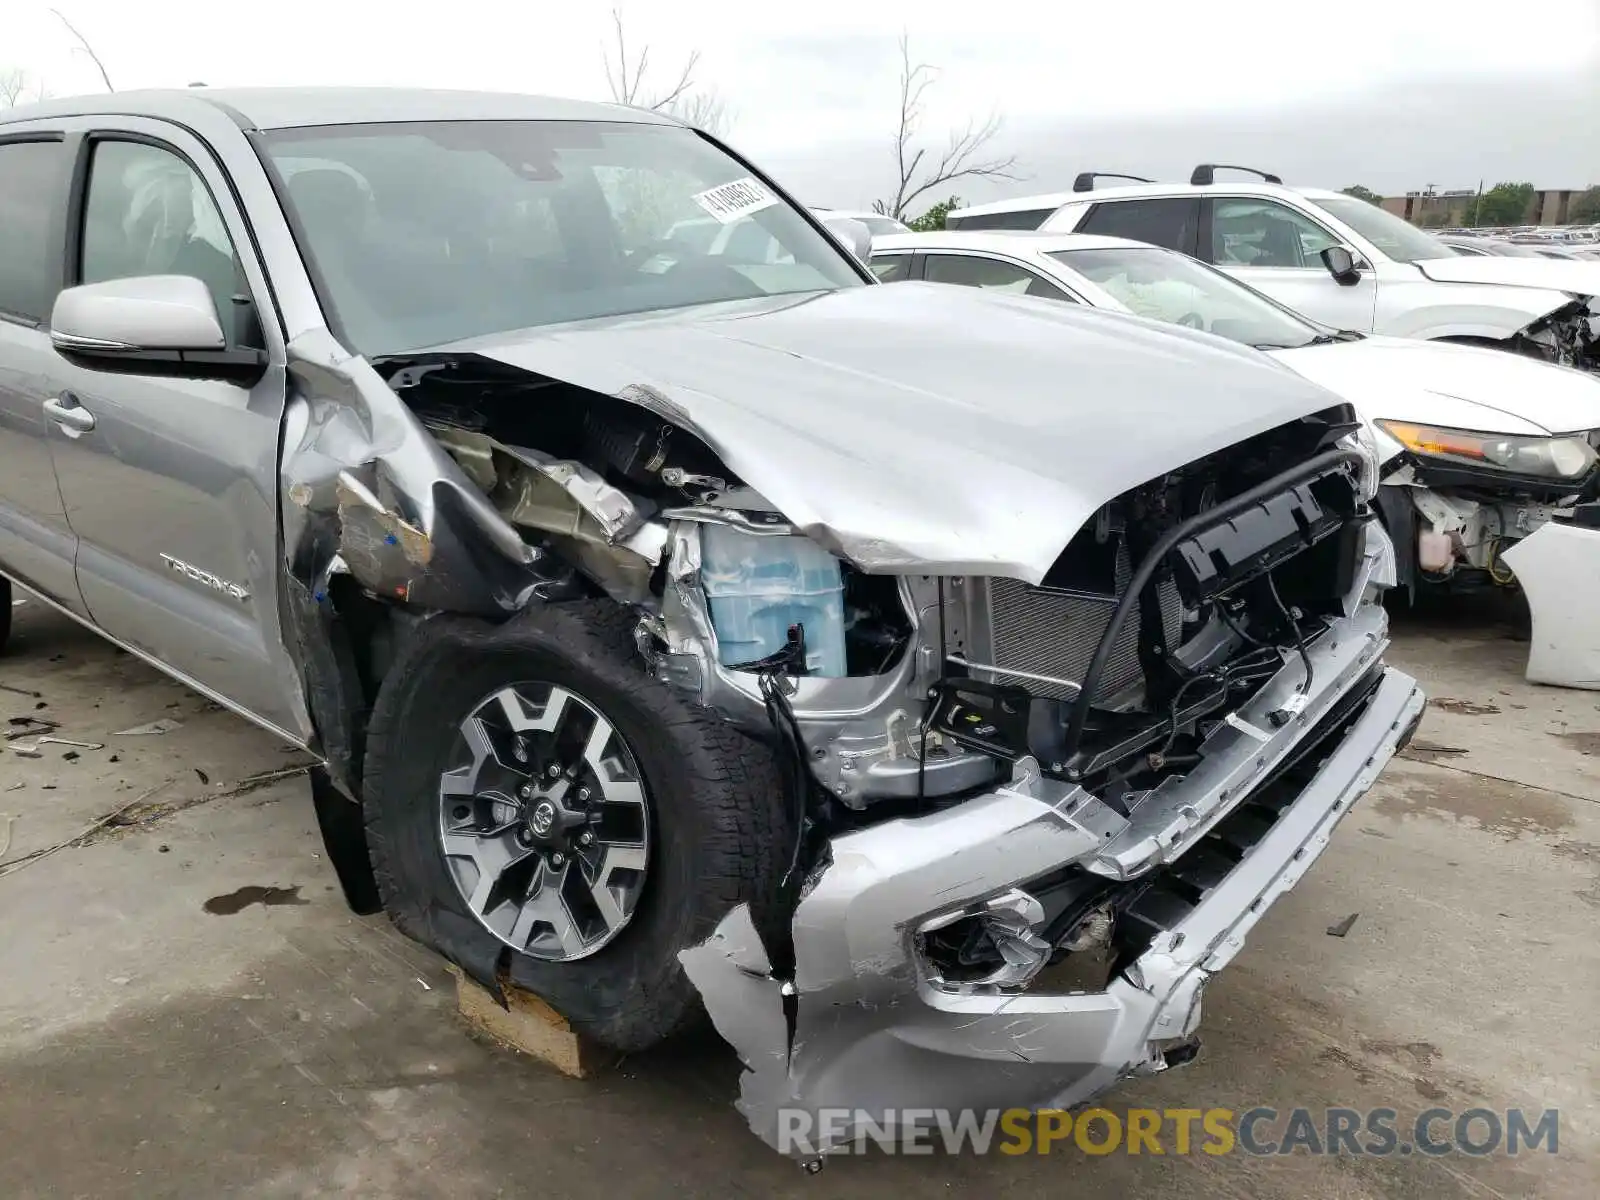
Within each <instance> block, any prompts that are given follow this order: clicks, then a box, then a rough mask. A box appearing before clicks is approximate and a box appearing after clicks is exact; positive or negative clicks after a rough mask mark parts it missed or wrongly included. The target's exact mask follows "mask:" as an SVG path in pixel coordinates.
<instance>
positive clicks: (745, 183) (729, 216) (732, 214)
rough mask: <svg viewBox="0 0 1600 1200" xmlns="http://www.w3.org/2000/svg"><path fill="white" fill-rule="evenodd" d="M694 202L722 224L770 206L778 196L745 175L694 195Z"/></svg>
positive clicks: (728, 223) (776, 200)
mask: <svg viewBox="0 0 1600 1200" xmlns="http://www.w3.org/2000/svg"><path fill="white" fill-rule="evenodd" d="M694 202H695V203H696V204H698V205H699V206H700V207H701V208H703V209H705V210H706V211H707V212H708V213H710V214H711V215H712V216H713V217H715V218H716V219H717V220H718V221H721V222H722V223H723V224H724V225H731V224H733V222H735V221H737V220H738V219H739V218H740V217H747V216H749V215H750V214H751V213H753V212H760V211H761V210H762V209H763V208H770V207H771V206H772V205H774V204H776V203H777V202H778V198H777V197H776V196H774V195H773V194H772V193H771V192H769V191H767V189H766V188H764V187H763V186H762V185H761V183H760V182H759V181H758V180H755V179H751V178H750V177H749V176H746V177H745V178H743V179H735V180H733V181H732V182H730V183H719V184H718V185H717V186H716V187H714V188H709V189H707V190H706V191H703V192H701V193H700V194H699V195H698V196H695V197H694Z"/></svg>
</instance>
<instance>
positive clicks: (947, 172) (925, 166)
mask: <svg viewBox="0 0 1600 1200" xmlns="http://www.w3.org/2000/svg"><path fill="white" fill-rule="evenodd" d="M938 77H939V72H938V69H937V68H936V67H932V66H929V65H928V64H927V63H913V62H912V61H911V41H910V39H909V38H908V37H907V36H906V35H905V34H901V36H900V128H899V130H898V131H897V132H896V134H895V139H894V153H895V166H896V168H897V169H898V171H899V182H898V183H897V184H896V186H895V190H894V196H893V197H892V198H891V199H888V200H876V201H874V202H873V205H872V207H873V208H874V209H875V210H877V211H878V212H880V213H886V214H888V215H889V216H891V217H893V218H895V219H896V220H897V221H899V220H904V219H905V217H906V210H907V209H908V208H910V207H911V204H912V202H913V201H915V200H916V199H917V198H918V197H920V196H923V195H926V194H927V193H928V192H931V191H933V190H934V189H935V188H941V187H943V186H944V185H945V184H947V183H953V182H955V181H956V180H958V179H1016V178H1019V176H1018V175H1017V174H1016V172H1015V167H1016V165H1017V158H1016V155H1014V154H1005V155H991V154H988V153H986V152H987V151H988V149H989V144H990V143H991V142H993V141H994V139H995V136H996V135H997V134H998V133H999V132H1000V118H999V116H997V115H994V114H991V115H990V116H989V117H988V118H987V119H986V120H985V121H984V122H983V123H982V124H981V125H980V124H975V123H974V122H971V121H968V122H967V126H966V128H965V129H963V130H961V131H959V132H958V131H955V130H952V131H951V133H950V135H949V138H948V141H947V144H946V145H945V148H944V150H943V151H942V152H940V153H939V154H938V155H937V156H935V155H933V154H930V152H929V149H928V147H927V146H920V145H917V142H918V134H919V132H920V127H921V124H922V118H923V103H922V102H923V97H924V96H925V95H926V94H927V91H928V89H929V88H930V87H932V86H933V84H934V82H935V81H936V80H937V79H938Z"/></svg>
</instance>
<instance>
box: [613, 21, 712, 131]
mask: <svg viewBox="0 0 1600 1200" xmlns="http://www.w3.org/2000/svg"><path fill="white" fill-rule="evenodd" d="M611 24H612V27H613V28H614V29H615V30H616V34H617V38H616V41H617V45H616V55H617V57H616V61H615V62H613V61H612V60H611V52H610V51H607V52H606V82H607V83H608V84H609V85H610V86H611V98H612V99H613V100H615V101H616V102H617V103H618V104H629V105H632V106H633V107H635V108H652V109H655V110H656V111H657V112H663V111H667V110H669V109H670V108H671V107H672V105H673V104H674V103H676V102H678V101H680V100H682V99H683V98H684V97H685V96H687V95H688V94H689V93H690V91H691V89H693V87H694V69H695V68H696V67H697V66H699V65H700V52H699V51H698V50H696V51H694V52H693V53H691V54H690V55H689V57H688V58H686V59H684V60H683V67H682V69H681V70H679V72H678V80H677V82H676V83H674V84H673V85H672V86H671V87H669V88H668V89H667V90H666V91H664V92H651V91H649V90H647V89H646V87H645V79H646V76H647V74H648V72H649V70H650V47H649V46H643V47H640V49H639V51H638V53H637V55H636V56H635V57H634V58H633V59H631V60H630V59H629V57H628V35H627V30H626V29H625V28H624V27H623V24H622V9H621V8H620V7H617V8H613V9H612V10H611Z"/></svg>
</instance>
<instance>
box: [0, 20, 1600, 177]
mask: <svg viewBox="0 0 1600 1200" xmlns="http://www.w3.org/2000/svg"><path fill="white" fill-rule="evenodd" d="M56 3H57V6H58V7H60V8H61V9H62V11H64V12H65V13H66V14H67V16H68V17H69V18H70V19H71V20H72V21H73V23H74V24H76V25H77V26H78V27H79V28H80V29H81V30H82V32H83V33H84V34H85V36H87V37H88V38H89V40H90V41H91V42H92V43H93V44H94V46H95V48H96V50H97V51H98V52H99V54H100V56H101V58H102V59H104V60H105V64H106V67H107V69H108V70H109V71H110V73H111V78H112V82H113V83H114V84H116V86H117V87H118V88H119V89H128V88H134V87H168V86H183V85H186V84H188V83H192V82H195V81H203V82H205V83H208V84H212V85H214V86H243V85H250V86H259V85H274V84H390V85H395V84H398V85H427V86H437V87H479V88H491V89H497V90H509V91H528V92H541V93H548V94H554V95H567V96H580V97H591V98H595V99H607V98H609V96H608V92H607V85H606V74H605V69H604V65H603V58H602V54H603V52H604V48H605V47H606V45H607V39H608V37H609V36H610V19H611V18H610V12H611V8H612V3H611V0H562V2H560V3H552V2H549V0H447V2H445V3H421V2H420V0H409V2H408V0H398V2H392V3H387V4H384V3H378V2H377V0H360V2H359V3H358V2H357V0H266V2H264V3H260V2H258V3H252V4H239V5H229V4H218V3H216V2H215V0H56ZM1480 7H1481V8H1482V10H1483V15H1482V16H1481V17H1478V16H1475V15H1474V13H1475V12H1476V11H1477V10H1478V9H1479V8H1480ZM0 8H3V10H4V14H5V15H4V16H3V17H0V66H15V67H21V68H24V69H26V70H28V71H30V72H32V73H33V74H34V75H35V76H36V77H37V78H40V79H42V80H43V82H44V84H45V85H46V86H47V87H48V88H49V90H50V91H51V93H53V94H55V95H67V94H71V93H74V92H83V91H98V90H101V89H102V85H101V83H100V79H99V75H98V73H97V72H96V71H95V69H94V67H93V64H92V63H90V61H89V60H88V58H87V57H86V56H85V55H84V54H83V53H82V52H81V51H80V50H77V49H75V43H74V41H73V39H72V36H71V35H70V34H69V33H68V32H67V31H66V29H65V28H63V27H62V25H61V22H60V21H59V20H58V19H57V18H56V17H54V16H52V15H51V12H50V8H49V6H47V5H45V4H40V3H37V2H36V0H0ZM896 10H898V13H904V14H909V15H897V12H896ZM1518 11H1520V12H1525V13H1526V14H1527V21H1526V23H1525V24H1524V23H1520V22H1518V21H1517V20H1516V19H1515V18H1514V17H1511V16H1508V15H1507V14H1508V13H1514V12H1518ZM623 12H624V17H625V22H626V26H627V30H628V34H629V37H630V40H631V42H632V43H633V44H636V45H639V46H643V45H645V44H648V45H649V47H650V55H651V64H652V68H653V69H652V72H651V76H652V78H654V79H656V80H657V81H658V82H659V83H660V84H661V85H663V86H664V85H666V84H668V83H669V82H670V79H669V77H673V76H675V75H676V69H677V68H678V67H679V66H680V65H681V63H682V61H683V59H684V57H685V56H686V55H687V54H688V53H690V52H691V51H694V50H698V51H699V52H700V56H701V58H700V66H699V69H698V71H697V78H698V80H699V81H700V82H701V83H703V84H706V85H712V86H714V87H715V88H716V90H717V92H718V93H719V94H720V95H721V96H722V97H723V98H724V99H725V100H726V102H727V103H728V105H729V106H730V108H731V110H732V116H733V120H732V124H731V128H730V134H729V136H730V138H731V140H732V141H733V143H734V144H735V145H737V146H738V147H739V148H740V149H741V150H743V151H745V152H746V153H748V154H749V155H751V156H752V157H754V158H756V159H757V160H758V161H760V162H761V163H762V164H763V165H764V166H765V167H767V168H768V169H769V170H771V171H772V172H773V173H775V174H776V175H777V176H778V177H779V178H780V179H781V180H782V181H783V182H784V183H785V184H786V185H788V186H789V187H790V189H791V190H793V191H794V192H795V193H796V194H798V195H799V196H800V197H801V198H802V199H804V200H806V201H808V202H810V203H814V204H831V205H835V206H842V207H849V206H855V205H865V204H866V203H867V202H868V201H870V200H871V199H872V198H873V197H875V196H881V195H884V194H886V193H888V192H890V191H892V189H893V184H894V178H893V159H892V136H893V131H894V126H895V121H896V114H897V106H898V78H897V77H898V71H899V65H900V64H899V57H898V50H897V47H896V38H897V37H898V36H899V34H900V32H901V30H902V27H904V28H905V30H906V32H908V33H909V34H910V37H911V47H912V51H913V54H914V56H915V58H917V59H918V60H920V61H925V62H927V63H930V64H934V65H936V66H938V67H939V68H940V74H939V78H938V81H937V84H936V85H935V88H934V90H933V91H932V92H930V93H929V97H928V101H929V102H928V106H927V112H926V114H925V116H924V127H925V130H926V136H927V138H928V139H929V140H930V141H932V142H934V143H940V142H942V140H943V138H944V136H945V134H946V133H947V131H948V130H949V129H950V128H952V127H953V126H962V125H965V124H966V122H968V121H969V120H977V121H980V122H981V121H982V120H983V118H984V117H986V116H987V115H988V114H989V113H991V112H996V113H999V114H1001V115H1002V116H1003V118H1004V125H1003V128H1002V132H1001V136H1000V138H999V139H998V140H997V143H996V149H997V152H998V153H1001V154H1015V155H1016V156H1017V157H1018V160H1019V173H1021V174H1022V175H1024V176H1025V178H1023V179H1022V180H1019V181H1017V182H1014V183H999V184H984V183H964V184H962V185H959V186H958V187H957V188H956V189H955V190H956V191H958V192H959V193H960V194H961V195H962V196H964V197H966V198H967V199H968V200H969V201H975V200H981V199H989V198H993V197H994V196H997V195H1006V194H1024V193H1027V192H1033V191H1053V190H1062V189H1065V188H1068V187H1070V186H1071V179H1072V176H1073V174H1075V173H1076V172H1077V171H1080V170H1087V169H1099V170H1123V171H1131V172H1133V173H1135V174H1141V175H1153V176H1156V177H1165V178H1173V177H1180V176H1186V175H1187V173H1188V170H1189V168H1190V167H1192V166H1193V164H1194V163H1195V162H1196V161H1199V160H1202V159H1207V160H1221V161H1233V162H1244V163H1248V164H1250V165H1252V166H1258V167H1262V168H1264V169H1267V170H1272V171H1276V172H1277V173H1279V174H1281V175H1283V176H1284V177H1285V179H1287V180H1288V181H1290V182H1301V183H1306V184H1315V185H1321V186H1331V187H1343V186H1345V185H1348V184H1352V183H1361V184H1364V185H1366V186H1367V187H1371V188H1374V189H1375V190H1377V191H1380V192H1385V193H1394V192H1402V191H1405V190H1408V189H1414V188H1419V187H1422V186H1424V185H1426V184H1429V183H1432V184H1435V185H1437V186H1439V187H1441V188H1442V187H1472V186H1476V184H1477V182H1478V179H1479V178H1480V177H1482V178H1485V179H1487V180H1488V182H1490V183H1491V184H1492V183H1493V182H1495V181H1496V180H1498V179H1529V180H1532V181H1533V182H1534V183H1535V184H1536V185H1538V186H1540V187H1581V186H1584V185H1586V184H1590V183H1600V123H1597V122H1600V0H1544V2H1543V3H1542V4H1539V5H1536V6H1528V7H1526V8H1524V9H1521V10H1516V9H1507V8H1506V7H1505V6H1504V5H1494V6H1493V7H1491V6H1489V5H1488V4H1487V3H1485V2H1484V0H1453V2H1452V3H1449V4H1445V5H1424V4H1408V3H1404V2H1403V0H1340V2H1339V3H1337V4H1335V5H1333V6H1322V5H1310V4H1295V3H1291V2H1289V0H1227V2H1225V3H1222V4H1196V3H1194V2H1193V0H1140V2H1139V3H1137V4H1109V5H1091V4H1087V3H1085V2H1084V0H1077V2H1076V3H1072V2H1070V0H1069V2H1068V3H1062V2H1061V0H1057V2H1056V3H1051V4H1046V3H1042V2H1041V3H1035V2H1034V0H1012V3H1010V4H1008V5H1006V6H1005V8H1004V14H1003V16H1004V22H1005V23H1004V27H1003V28H1000V27H997V23H996V20H995V14H996V9H995V8H994V7H992V6H988V5H979V4H978V3H977V2H976V0H945V2H944V3H943V4H941V5H919V6H914V7H908V8H900V7H899V6H892V5H874V4H870V3H863V2H862V0H848V2H846V0H808V2H807V3H804V4H793V3H785V4H776V5H768V6H764V7H763V6H759V5H750V4H742V3H727V2H723V0H624V5H623ZM1066 14H1071V15H1070V16H1069V15H1066ZM947 190H948V189H947ZM930 198H931V197H930Z"/></svg>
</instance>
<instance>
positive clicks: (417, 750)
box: [363, 601, 794, 1051]
mask: <svg viewBox="0 0 1600 1200" xmlns="http://www.w3.org/2000/svg"><path fill="white" fill-rule="evenodd" d="M636 621H637V618H636V617H635V616H634V615H633V614H632V613H631V612H630V611H629V610H628V609H626V608H624V607H622V606H620V605H617V604H614V603H612V602H610V601H578V602H572V603H564V604H546V605H540V606H538V607H535V608H533V609H530V610H529V611H527V612H526V613H524V614H522V615H520V616H518V617H516V618H515V619H513V620H512V621H509V622H507V623H505V624H503V625H499V626H492V625H488V624H485V623H483V622H479V621H474V620H469V619H464V618H455V617H448V616H441V617H435V618H430V619H428V620H426V621H424V622H422V623H421V624H420V625H419V626H418V628H417V630H416V632H415V634H414V635H413V636H412V638H411V639H410V641H409V643H408V644H407V645H406V646H405V647H403V648H402V650H401V651H400V655H399V657H398V658H397V660H396V661H395V663H394V664H393V666H392V667H391V669H390V671H389V672H388V674H387V676H386V678H385V679H384V682H383V685H382V687H381V689H380V691H379V694H378V697H377V701H376V704H375V706H374V708H373V712H372V719H371V724H370V726H369V728H368V733H367V750H366V764H365V769H364V793H365V795H364V804H363V807H364V816H365V822H366V830H367V842H368V846H369V849H370V851H371V855H372V865H373V869H374V872H375V874H376V876H377V881H378V889H379V892H380V894H381V896H382V898H383V903H384V907H385V909H386V910H387V911H388V913H389V914H390V917H391V918H392V919H393V921H394V922H395V924H396V925H397V926H398V927H399V928H400V930H401V931H402V932H404V933H405V934H407V935H408V936H410V937H412V938H415V939H416V940H418V941H420V942H423V943H425V944H428V945H431V946H433V947H435V948H436V949H438V950H439V951H440V952H442V953H443V954H444V955H445V956H446V957H448V958H450V959H451V960H453V961H455V962H457V963H459V964H461V965H462V966H463V967H467V968H469V969H470V970H473V973H475V974H480V975H481V974H482V973H484V972H486V971H490V970H500V971H504V973H505V974H506V976H508V977H509V980H510V982H511V983H513V984H516V985H518V986H521V987H524V988H527V989H528V990H530V991H533V992H534V993H536V994H538V995H539V996H541V997H542V998H543V999H544V1000H546V1001H547V1002H549V1003H550V1004H551V1005H552V1006H553V1007H554V1008H555V1009H556V1010H557V1011H559V1012H560V1013H561V1014H562V1015H563V1016H564V1017H566V1018H567V1020H568V1021H570V1022H571V1023H572V1025H573V1026H574V1027H575V1028H576V1029H578V1030H579V1031H581V1032H582V1033H584V1034H586V1035H588V1036H589V1037H590V1038H592V1039H594V1040H595V1041H596V1042H598V1043H600V1044H602V1045H605V1046H609V1047H612V1048H614V1049H617V1050H624V1051H634V1050H640V1049H643V1048H645V1047H647V1046H650V1045H652V1044H654V1043H656V1042H659V1041H661V1040H663V1039H665V1038H667V1037H669V1036H671V1035H672V1034H673V1033H675V1032H677V1031H679V1030H680V1029H682V1028H684V1027H685V1026H686V1025H689V1024H692V1023H694V1022H696V1021H697V1019H698V1018H699V1017H700V1016H701V1014H702V1012H703V1010H702V1008H701V1006H700V1003H699V997H698V994H697V993H696V991H695V989H694V987H693V985H692V984H690V982H689V980H688V978H687V977H686V976H685V975H684V973H683V969H682V967H681V965H680V964H679V962H678V952H679V951H680V950H683V949H685V948H686V947H689V946H694V945H698V944H699V943H701V942H703V941H704V940H705V939H706V938H707V937H709V936H710V935H711V933H712V932H713V930H714V929H715V928H716V925H717V923H718V922H719V921H720V920H721V919H722V918H723V917H724V916H725V915H726V914H727V913H728V912H729V911H730V910H731V909H732V908H734V907H735V906H736V905H738V904H741V903H747V904H749V905H750V906H751V910H752V915H753V916H754V917H755V919H756V923H757V926H758V927H766V924H767V922H768V921H770V919H771V912H772V909H773V906H774V903H775V899H776V893H777V891H778V884H779V881H780V878H781V875H782V873H783V871H784V870H785V869H786V867H787V864H788V861H789V857H790V855H791V854H792V851H793V837H794V833H793V818H792V815H791V807H792V806H791V805H790V803H789V801H788V799H787V798H786V795H785V790H784V783H783V779H782V774H781V772H780V771H779V769H778V767H777V764H776V762H775V760H774V756H773V753H772V751H771V750H770V749H769V748H768V747H766V746H764V745H762V744H761V743H759V742H756V741H755V740H753V739H751V738H750V737H748V736H746V735H745V734H743V733H741V732H740V731H739V730H737V729H735V728H734V727H732V726H731V725H729V724H727V723H726V722H724V721H721V720H719V719H718V718H716V717H714V716H712V715H711V714H709V713H708V712H706V711H704V710H701V709H698V708H696V707H694V706H693V705H691V704H690V703H688V702H687V701H686V700H684V699H683V698H681V697H680V696H679V695H678V694H677V693H675V692H673V691H672V690H671V689H669V688H668V687H667V686H666V685H664V684H662V683H659V682H657V681H656V680H655V679H653V678H651V677H650V676H649V675H647V674H646V672H645V669H644V663H643V661H642V660H641V659H640V657H639V655H638V652H637V651H636V649H635V648H634V645H633V639H632V630H633V627H634V625H635V623H636ZM530 679H533V680H540V681H544V682H550V683H556V684H560V685H563V686H568V687H571V688H572V689H574V690H575V691H577V692H579V693H581V694H582V695H583V696H584V697H585V698H587V700H588V701H590V702H591V703H592V704H594V705H595V706H596V707H597V708H599V709H600V710H601V711H602V712H603V713H604V715H605V717H606V719H608V720H609V721H611V722H612V723H613V724H614V725H615V727H616V729H617V731H618V733H620V734H621V735H622V737H623V738H624V739H625V740H626V741H627V743H628V745H629V746H630V747H631V749H632V752H633V754H634V756H635V758H636V759H637V762H638V765H639V769H640V772H641V773H642V775H643V776H644V782H645V788H646V792H647V794H648V796H649V803H650V805H651V821H650V842H651V845H650V862H649V867H648V871H647V874H646V878H645V884H644V891H643V893H642V895H641V896H640V899H639V903H638V907H637V908H636V909H635V911H634V913H633V917H632V920H631V921H630V922H629V924H628V925H627V926H626V927H625V928H624V929H623V930H622V931H621V932H620V933H619V934H618V935H617V936H616V938H615V940H613V941H612V942H610V943H609V944H607V945H605V946H604V947H603V948H602V949H600V950H598V951H597V952H595V953H594V954H593V955H591V956H589V957H586V958H579V959H575V960H571V961H566V962H552V961H544V960H540V959H536V958H533V957H531V956H530V955H527V954H523V953H521V952H519V951H516V950H513V949H511V948H510V947H509V946H507V945H506V944H505V943H503V942H501V941H500V940H499V939H498V938H496V937H495V936H494V935H493V934H491V933H490V932H489V931H488V930H487V929H485V928H484V927H483V926H482V925H481V924H479V923H478V921H477V920H476V918H475V917H474V916H473V914H472V912H471V911H470V909H469V907H468V906H467V905H466V903H465V902H464V901H463V899H462V898H461V895H460V892H459V890H458V889H457V887H456V885H455V882H454V880H453V879H452V878H451V876H450V873H449V870H448V868H447V866H446V861H445V858H444V853H443V850H442V848H441V846H440V839H439V829H438V819H439V815H438V814H439V779H440V775H441V773H442V772H444V771H446V770H448V769H449V768H450V766H451V765H452V764H451V762H450V761H448V760H449V759H451V757H452V755H453V754H455V753H456V750H455V747H456V746H457V742H456V739H457V737H458V736H459V734H458V725H459V722H460V721H461V720H462V719H463V718H464V717H465V716H466V715H467V713H469V712H470V711H472V708H473V706H475V705H477V704H478V703H479V702H480V701H481V700H482V699H483V698H484V697H485V696H486V695H488V694H490V693H491V692H493V691H495V690H496V689H497V688H500V687H503V686H506V685H508V684H510V683H513V682H517V681H523V680H530ZM474 968H475V969H474Z"/></svg>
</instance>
